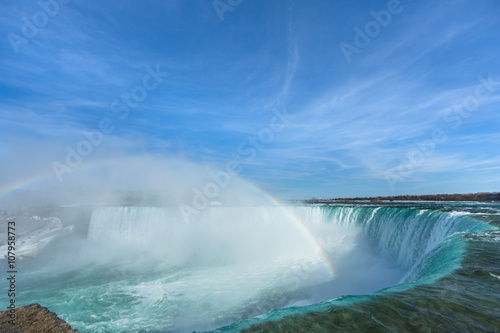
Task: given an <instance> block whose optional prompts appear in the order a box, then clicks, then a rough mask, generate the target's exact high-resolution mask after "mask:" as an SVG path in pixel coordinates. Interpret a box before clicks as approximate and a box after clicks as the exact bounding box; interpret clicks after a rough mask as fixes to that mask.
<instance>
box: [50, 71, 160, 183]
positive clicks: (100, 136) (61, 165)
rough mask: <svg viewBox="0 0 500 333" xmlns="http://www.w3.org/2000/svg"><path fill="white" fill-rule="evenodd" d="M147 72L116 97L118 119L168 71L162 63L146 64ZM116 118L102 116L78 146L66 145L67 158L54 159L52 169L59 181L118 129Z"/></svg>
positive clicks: (141, 99) (139, 100)
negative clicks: (140, 80) (161, 67)
mask: <svg viewBox="0 0 500 333" xmlns="http://www.w3.org/2000/svg"><path fill="white" fill-rule="evenodd" d="M146 72H147V74H146V75H144V77H143V79H142V82H141V84H138V85H136V86H134V87H132V88H131V89H130V91H128V92H124V93H122V94H121V96H120V98H117V99H115V100H114V101H113V102H112V103H111V106H110V109H111V112H112V113H114V114H116V116H114V117H117V118H118V120H120V121H123V120H125V119H127V118H128V116H129V115H130V110H131V109H135V108H137V107H138V106H139V103H141V102H143V101H144V100H145V99H146V98H147V97H148V92H151V91H152V90H154V89H156V88H157V87H158V86H159V85H160V83H162V82H163V80H164V78H166V77H167V76H168V73H166V72H162V71H161V69H160V65H156V68H155V69H153V68H151V67H150V66H146ZM115 124H116V119H113V118H112V117H105V118H102V119H101V120H100V121H99V123H98V126H97V129H95V130H93V131H84V132H83V136H84V137H85V138H84V139H82V140H80V141H79V142H78V143H77V144H76V146H74V147H71V146H69V145H68V146H66V158H65V159H64V162H59V161H53V162H52V165H51V166H52V170H53V171H54V174H55V175H56V177H57V179H58V180H59V182H62V181H63V180H64V179H63V176H64V175H65V174H67V173H72V172H73V170H74V169H76V168H78V167H79V166H80V165H81V164H82V162H83V159H84V158H85V157H87V156H89V155H90V154H92V152H93V151H94V148H95V147H98V146H100V145H101V143H102V142H103V141H104V137H105V135H106V134H111V133H113V131H114V130H115V129H116V125H115Z"/></svg>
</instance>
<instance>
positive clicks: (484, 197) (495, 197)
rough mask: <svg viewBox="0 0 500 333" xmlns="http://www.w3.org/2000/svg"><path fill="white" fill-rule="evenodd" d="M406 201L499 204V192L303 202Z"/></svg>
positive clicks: (316, 199)
mask: <svg viewBox="0 0 500 333" xmlns="http://www.w3.org/2000/svg"><path fill="white" fill-rule="evenodd" d="M406 201H422V202H425V201H434V202H450V201H455V202H496V201H498V202H500V192H480V193H467V194H427V195H396V196H378V197H354V198H352V197H344V198H327V199H318V198H311V199H306V200H304V202H305V203H356V202H363V203H367V202H369V203H376V204H383V203H390V202H406Z"/></svg>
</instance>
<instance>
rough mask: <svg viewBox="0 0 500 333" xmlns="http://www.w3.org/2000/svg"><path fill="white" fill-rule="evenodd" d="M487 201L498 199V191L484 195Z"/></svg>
mask: <svg viewBox="0 0 500 333" xmlns="http://www.w3.org/2000/svg"><path fill="white" fill-rule="evenodd" d="M486 200H487V201H500V193H494V194H488V195H487V196H486Z"/></svg>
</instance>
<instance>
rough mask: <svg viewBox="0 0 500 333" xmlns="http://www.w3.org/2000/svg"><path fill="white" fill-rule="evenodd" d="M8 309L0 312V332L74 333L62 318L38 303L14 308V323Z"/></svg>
mask: <svg viewBox="0 0 500 333" xmlns="http://www.w3.org/2000/svg"><path fill="white" fill-rule="evenodd" d="M11 321H12V317H11V314H10V312H9V311H1V312H0V332H11V333H42V332H44V333H45V332H46V333H75V332H78V333H80V332H79V331H77V330H74V329H72V328H71V326H70V325H69V324H68V323H67V322H65V321H64V320H62V319H60V318H59V317H57V315H56V314H55V313H54V312H50V311H49V309H47V308H44V307H43V306H41V305H40V304H36V303H35V304H30V305H27V306H22V307H19V308H17V309H16V312H15V324H14V325H13V324H12V323H11Z"/></svg>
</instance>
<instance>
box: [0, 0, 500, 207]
mask: <svg viewBox="0 0 500 333" xmlns="http://www.w3.org/2000/svg"><path fill="white" fill-rule="evenodd" d="M42 3H45V4H46V5H44V6H42V5H41V4H40V3H39V2H38V1H26V0H22V1H12V0H8V1H3V2H2V4H1V5H0V11H1V18H0V30H1V36H2V39H1V40H2V47H1V48H0V70H1V76H0V110H1V112H0V140H1V141H0V158H1V161H2V166H1V169H0V171H1V175H0V187H1V186H5V185H6V184H9V183H12V182H15V181H17V180H19V179H24V178H28V177H32V176H33V175H34V174H51V173H54V172H53V171H54V170H53V169H54V164H53V162H54V161H57V162H59V163H61V165H64V164H65V156H66V154H67V147H70V148H72V149H74V150H76V149H77V148H78V144H79V143H81V142H82V141H84V140H86V136H85V134H84V133H85V132H87V133H88V132H91V133H94V132H96V131H101V134H103V140H102V143H101V142H100V143H99V144H97V145H95V146H94V147H92V153H90V154H89V155H88V156H82V162H81V164H79V166H78V167H76V168H74V170H73V172H72V173H71V175H74V174H76V173H78V172H79V170H78V169H79V167H80V166H83V165H85V164H86V163H92V162H95V161H98V160H99V159H104V158H106V157H107V156H127V157H133V156H135V155H136V154H152V155H154V156H161V158H164V159H179V158H181V159H183V160H185V161H187V162H188V163H192V164H199V165H204V166H209V168H210V169H213V170H217V169H224V168H225V166H226V165H227V163H228V162H229V161H237V162H238V163H240V170H239V176H241V177H242V178H244V179H246V180H248V181H250V182H251V183H254V184H255V185H257V186H259V187H262V188H263V189H264V190H266V191H267V192H269V193H271V194H273V195H276V196H278V197H283V198H307V197H312V196H316V197H339V196H373V195H392V194H427V193H428V194H431V193H446V192H447V193H456V192H478V191H498V190H500V131H499V129H500V116H499V109H500V57H499V56H498V55H499V54H500V19H499V17H500V3H499V2H498V1H495V0H485V1H409V0H402V1H399V2H398V1H393V0H391V1H326V0H324V1H299V0H289V1H282V0H277V1H249V0H244V1H236V0H232V1H227V0H220V1H215V2H214V1H212V0H207V1H205V0H199V1H189V0H182V1H181V0H150V1H141V2H139V1H127V0H120V1H100V2H97V1H80V0H72V1H67V0H64V1H63V0H46V1H43V0H42ZM151 72H156V73H157V74H156V75H157V79H156V80H155V78H154V77H152V76H151ZM158 73H160V74H158ZM158 75H160V76H159V77H158ZM144 82H146V83H144ZM146 85H147V86H148V87H149V88H148V89H146V88H145V86H146ZM134 94H135V95H134ZM132 95H134V96H135V97H133V96H132ZM127 96H128V97H127ZM134 98H135V99H134ZM127 101H128V102H129V103H130V104H129V105H128V106H127ZM131 105H133V106H131ZM120 107H121V109H120ZM126 109H128V111H127V112H128V113H127V116H126V117H124V119H120V115H123V113H120V112H125V111H124V110H126ZM119 110H122V111H119ZM115 111H118V112H115ZM277 115H281V116H280V117H281V118H279V117H278V118H276V117H277ZM103 119H105V121H107V125H108V126H112V128H113V129H112V130H110V131H108V133H103V132H102V130H101V128H100V123H101V122H102V121H103ZM278 119H282V120H283V121H282V122H281V123H278V122H277V120H278ZM273 122H274V127H273ZM252 138H253V139H252ZM80 148H82V147H80ZM83 148H85V147H83ZM83 148H82V149H83ZM66 176H68V177H69V176H70V174H69V173H68V174H67V175H66V174H65V175H64V177H66ZM52 178H53V181H57V177H56V176H55V175H54V176H53V177H52Z"/></svg>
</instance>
